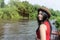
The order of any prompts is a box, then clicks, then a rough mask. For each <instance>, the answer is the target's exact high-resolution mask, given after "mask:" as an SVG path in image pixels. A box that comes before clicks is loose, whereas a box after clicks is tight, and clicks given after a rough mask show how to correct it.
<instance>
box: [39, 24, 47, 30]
mask: <svg viewBox="0 0 60 40" xmlns="http://www.w3.org/2000/svg"><path fill="white" fill-rule="evenodd" d="M39 29H40V30H41V29H42V30H47V27H46V25H45V24H41V25H40V28H39Z"/></svg>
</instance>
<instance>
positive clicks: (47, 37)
mask: <svg viewBox="0 0 60 40" xmlns="http://www.w3.org/2000/svg"><path fill="white" fill-rule="evenodd" d="M43 24H45V25H46V27H47V30H46V40H50V24H49V22H48V21H45V22H44V23H43ZM36 35H37V38H38V39H40V30H39V29H38V30H37V31H36Z"/></svg>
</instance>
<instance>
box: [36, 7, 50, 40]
mask: <svg viewBox="0 0 60 40" xmlns="http://www.w3.org/2000/svg"><path fill="white" fill-rule="evenodd" d="M50 16H51V15H50V12H49V10H48V8H39V9H38V16H37V21H38V28H37V30H36V37H37V40H50V34H51V25H50V22H49V18H50Z"/></svg>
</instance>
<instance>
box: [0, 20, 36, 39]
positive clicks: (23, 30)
mask: <svg viewBox="0 0 60 40" xmlns="http://www.w3.org/2000/svg"><path fill="white" fill-rule="evenodd" d="M36 28H37V23H36V21H28V20H25V21H24V20H23V21H20V22H3V23H1V24H0V39H1V40H35V30H36Z"/></svg>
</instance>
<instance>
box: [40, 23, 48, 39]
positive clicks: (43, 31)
mask: <svg viewBox="0 0 60 40" xmlns="http://www.w3.org/2000/svg"><path fill="white" fill-rule="evenodd" d="M46 30H47V28H46V25H44V24H42V25H40V36H41V40H46Z"/></svg>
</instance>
